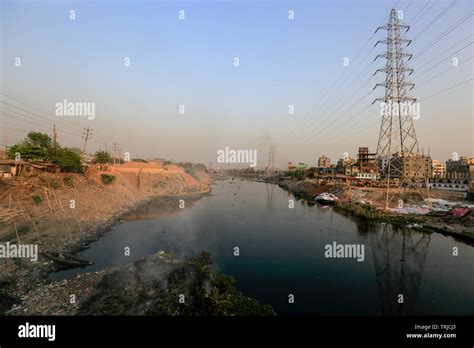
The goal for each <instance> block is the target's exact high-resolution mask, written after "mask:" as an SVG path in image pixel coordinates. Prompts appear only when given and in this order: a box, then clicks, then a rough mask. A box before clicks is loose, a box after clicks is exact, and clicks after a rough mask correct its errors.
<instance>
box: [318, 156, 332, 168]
mask: <svg viewBox="0 0 474 348" xmlns="http://www.w3.org/2000/svg"><path fill="white" fill-rule="evenodd" d="M318 167H319V168H329V167H331V159H330V158H329V157H326V156H324V155H323V156H321V157H319V159H318Z"/></svg>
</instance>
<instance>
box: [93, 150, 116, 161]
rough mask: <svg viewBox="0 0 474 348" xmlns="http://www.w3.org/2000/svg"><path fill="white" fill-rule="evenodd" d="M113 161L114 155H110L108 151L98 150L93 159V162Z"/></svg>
mask: <svg viewBox="0 0 474 348" xmlns="http://www.w3.org/2000/svg"><path fill="white" fill-rule="evenodd" d="M111 162H112V157H110V155H109V153H108V152H106V151H102V150H99V151H96V153H95V154H94V158H93V159H92V163H102V164H105V163H111Z"/></svg>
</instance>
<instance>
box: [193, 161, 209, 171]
mask: <svg viewBox="0 0 474 348" xmlns="http://www.w3.org/2000/svg"><path fill="white" fill-rule="evenodd" d="M194 169H195V170H197V171H201V172H205V171H206V170H207V167H206V166H205V165H204V164H202V163H196V164H195V165H194Z"/></svg>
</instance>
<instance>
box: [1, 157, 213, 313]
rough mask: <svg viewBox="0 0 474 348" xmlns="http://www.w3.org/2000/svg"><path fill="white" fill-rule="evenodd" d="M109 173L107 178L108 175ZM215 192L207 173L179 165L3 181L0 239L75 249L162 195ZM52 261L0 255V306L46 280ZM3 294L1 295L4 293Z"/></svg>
mask: <svg viewBox="0 0 474 348" xmlns="http://www.w3.org/2000/svg"><path fill="white" fill-rule="evenodd" d="M103 175H105V177H104V176H103ZM209 191H210V179H209V177H208V175H207V174H205V173H201V172H196V173H194V172H192V173H190V174H188V173H187V172H185V171H184V170H183V169H181V168H179V167H176V166H174V165H168V166H164V167H160V166H157V165H150V164H147V163H127V164H125V165H122V166H117V167H110V168H108V169H107V170H106V171H99V170H97V169H94V168H91V169H90V170H89V171H88V172H87V174H71V173H61V174H41V175H40V176H37V177H28V178H17V179H15V180H3V181H0V197H1V200H0V243H2V244H5V243H6V242H10V243H18V242H19V243H20V244H38V251H39V253H42V252H45V251H62V252H69V253H74V252H76V251H77V250H79V249H80V248H81V247H83V246H84V245H85V244H87V243H89V242H90V241H93V240H95V239H97V238H98V237H99V236H100V235H101V234H102V233H103V232H105V231H106V230H108V229H109V228H110V227H111V226H112V225H113V224H115V223H116V221H117V220H118V219H120V218H121V217H122V216H124V215H125V214H127V213H129V212H131V211H133V209H135V208H136V207H138V206H140V205H141V204H143V203H144V202H146V201H148V200H150V199H152V198H155V197H159V196H163V197H164V196H173V197H176V205H178V201H179V199H181V198H183V199H186V198H187V197H190V196H196V195H199V194H203V193H206V192H209ZM50 270H51V261H49V260H47V259H45V258H44V257H42V256H41V254H40V257H39V259H38V261H37V262H31V261H30V260H27V259H22V258H1V259H0V305H1V303H2V298H3V299H8V301H6V300H5V301H6V305H10V304H11V301H10V300H11V298H10V297H8V296H10V295H12V296H13V297H15V298H17V299H18V298H21V297H22V296H24V295H25V294H26V293H27V292H28V291H29V290H31V289H32V288H34V287H35V286H37V285H38V284H39V283H42V282H43V280H44V278H45V275H46V274H47V273H48V272H49V271H50ZM2 293H3V295H4V297H2V296H1V295H2ZM7 295H8V296H7Z"/></svg>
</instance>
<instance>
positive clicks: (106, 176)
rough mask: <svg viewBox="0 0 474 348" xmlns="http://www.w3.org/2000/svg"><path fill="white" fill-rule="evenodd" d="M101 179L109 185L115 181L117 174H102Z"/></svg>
mask: <svg viewBox="0 0 474 348" xmlns="http://www.w3.org/2000/svg"><path fill="white" fill-rule="evenodd" d="M100 179H101V180H102V182H103V183H104V184H105V185H109V184H111V183H113V182H114V181H115V175H110V174H102V175H101V176H100Z"/></svg>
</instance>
